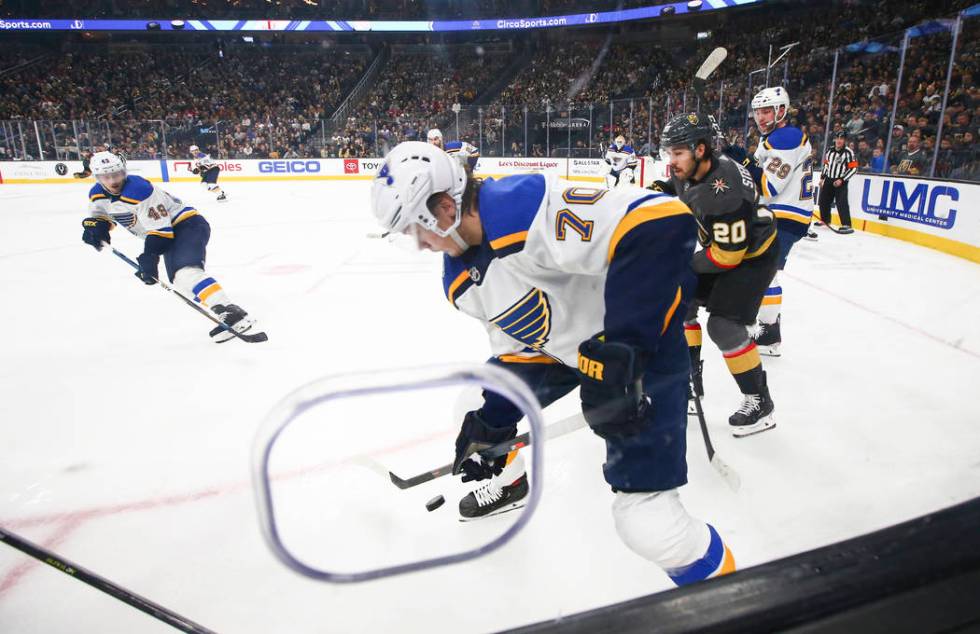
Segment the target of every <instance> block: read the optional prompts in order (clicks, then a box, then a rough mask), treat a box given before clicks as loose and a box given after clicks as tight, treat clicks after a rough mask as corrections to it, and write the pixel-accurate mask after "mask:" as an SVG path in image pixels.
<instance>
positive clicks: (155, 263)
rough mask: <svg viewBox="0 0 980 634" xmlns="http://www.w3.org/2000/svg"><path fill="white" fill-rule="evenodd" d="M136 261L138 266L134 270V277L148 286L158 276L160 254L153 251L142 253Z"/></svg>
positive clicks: (155, 280) (154, 281) (154, 282)
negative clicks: (137, 268)
mask: <svg viewBox="0 0 980 634" xmlns="http://www.w3.org/2000/svg"><path fill="white" fill-rule="evenodd" d="M136 261H137V262H138V263H139V265H140V268H139V270H137V271H136V277H137V278H139V280H140V281H141V282H143V283H144V284H146V285H148V286H152V285H154V284H156V283H157V279H159V277H160V256H159V255H155V254H153V253H142V254H140V256H139V257H138V258H136Z"/></svg>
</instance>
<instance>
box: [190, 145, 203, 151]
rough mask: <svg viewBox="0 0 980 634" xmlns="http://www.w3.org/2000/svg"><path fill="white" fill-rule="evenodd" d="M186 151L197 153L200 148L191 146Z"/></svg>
mask: <svg viewBox="0 0 980 634" xmlns="http://www.w3.org/2000/svg"><path fill="white" fill-rule="evenodd" d="M187 149H188V151H190V152H197V151H198V150H200V149H201V148H199V147H197V146H196V145H192V146H190V147H189V148H187Z"/></svg>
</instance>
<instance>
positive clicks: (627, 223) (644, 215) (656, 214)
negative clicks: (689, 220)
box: [606, 199, 691, 262]
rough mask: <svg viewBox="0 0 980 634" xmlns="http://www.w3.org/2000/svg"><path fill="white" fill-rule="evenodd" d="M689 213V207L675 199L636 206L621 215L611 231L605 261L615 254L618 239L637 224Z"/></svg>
mask: <svg viewBox="0 0 980 634" xmlns="http://www.w3.org/2000/svg"><path fill="white" fill-rule="evenodd" d="M690 213H691V210H690V208H688V206H687V205H685V204H684V203H682V202H681V201H679V200H676V199H674V200H671V201H669V202H663V203H660V204H659V205H648V206H646V207H637V208H636V209H634V210H633V211H631V212H629V213H628V214H626V215H625V216H623V219H622V220H620V221H619V224H618V225H616V230H615V231H613V236H612V239H611V240H610V241H609V251H608V253H607V255H606V262H612V259H613V257H614V256H615V255H616V247H618V246H619V243H620V241H621V240H622V239H623V238H624V237H626V234H627V233H629V232H630V231H632V230H633V229H635V228H636V227H638V226H639V225H641V224H643V223H645V222H650V221H652V220H662V219H663V218H670V217H672V216H682V215H684V214H690Z"/></svg>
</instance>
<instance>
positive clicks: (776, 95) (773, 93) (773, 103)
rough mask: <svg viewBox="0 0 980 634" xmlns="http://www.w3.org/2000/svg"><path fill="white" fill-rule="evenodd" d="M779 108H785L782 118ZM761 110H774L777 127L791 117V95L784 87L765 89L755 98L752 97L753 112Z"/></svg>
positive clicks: (774, 123)
mask: <svg viewBox="0 0 980 634" xmlns="http://www.w3.org/2000/svg"><path fill="white" fill-rule="evenodd" d="M779 106H783V114H782V116H780V114H779ZM760 108H772V109H773V114H774V115H775V117H774V119H773V127H775V125H776V124H778V123H779V122H781V121H782V120H783V119H785V118H786V117H787V115H789V93H788V92H786V89H785V88H783V87H782V86H774V87H772V88H763V89H762V90H760V91H759V93H758V94H756V96H755V97H752V110H758V109H760Z"/></svg>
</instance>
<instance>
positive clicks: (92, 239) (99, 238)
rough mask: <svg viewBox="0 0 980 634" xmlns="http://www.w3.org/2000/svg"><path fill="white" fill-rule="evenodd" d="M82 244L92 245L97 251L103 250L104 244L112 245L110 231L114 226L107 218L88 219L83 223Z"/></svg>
mask: <svg viewBox="0 0 980 634" xmlns="http://www.w3.org/2000/svg"><path fill="white" fill-rule="evenodd" d="M82 227H83V228H84V231H83V232H82V242H84V243H85V244H91V245H92V246H93V247H95V250H96V251H101V250H102V243H103V242H105V243H107V244H108V243H110V242H112V239H111V238H110V237H109V229H110V228H111V227H112V224H111V223H110V222H109V221H108V220H106V219H105V218H86V219H85V220H83V221H82Z"/></svg>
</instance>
